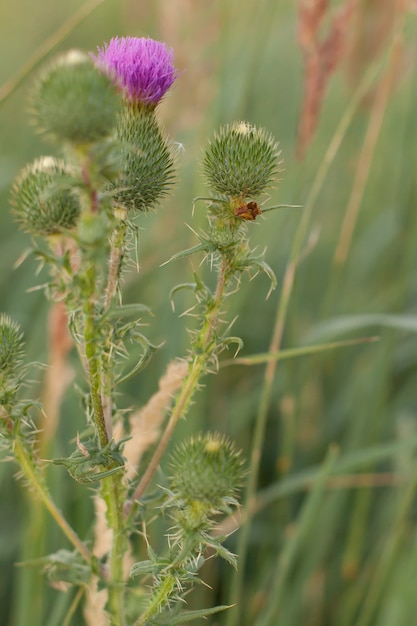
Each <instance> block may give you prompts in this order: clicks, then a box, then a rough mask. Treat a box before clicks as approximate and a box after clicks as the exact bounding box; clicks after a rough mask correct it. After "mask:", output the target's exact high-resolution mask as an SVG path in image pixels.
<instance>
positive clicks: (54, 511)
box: [14, 437, 91, 563]
mask: <svg viewBox="0 0 417 626" xmlns="http://www.w3.org/2000/svg"><path fill="white" fill-rule="evenodd" d="M14 454H15V457H16V460H17V461H18V463H19V465H20V467H21V469H22V472H23V474H24V475H25V478H26V480H27V481H28V482H29V484H30V486H31V488H32V489H33V491H34V492H35V493H36V495H37V496H38V497H39V498H40V500H41V502H42V503H43V505H44V506H45V508H46V509H47V510H48V511H49V513H50V514H51V515H52V517H53V518H54V520H55V521H56V523H57V524H58V526H59V527H60V529H61V530H62V532H63V533H64V535H65V536H66V537H67V539H68V540H69V541H70V542H71V543H72V545H73V546H74V548H75V549H76V550H78V552H79V553H80V554H81V555H82V556H83V557H84V559H85V560H86V561H87V562H88V563H91V554H90V551H89V550H88V548H87V547H86V546H85V545H84V543H83V542H82V541H81V539H80V538H79V537H78V535H77V533H76V532H75V531H74V530H73V529H72V528H71V526H70V525H69V524H68V522H67V520H66V519H65V518H64V517H63V515H62V513H61V512H60V511H59V510H58V508H57V507H56V505H55V503H54V502H53V500H52V498H51V496H50V495H49V493H48V490H47V488H46V486H45V485H44V484H43V481H42V479H41V477H40V476H39V472H38V471H37V469H36V466H35V464H34V462H33V460H32V459H31V456H30V454H29V452H28V450H27V449H26V448H25V446H24V444H23V442H22V440H21V439H20V438H19V437H17V438H16V439H15V441H14Z"/></svg>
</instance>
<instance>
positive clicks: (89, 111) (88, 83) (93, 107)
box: [32, 50, 121, 145]
mask: <svg viewBox="0 0 417 626" xmlns="http://www.w3.org/2000/svg"><path fill="white" fill-rule="evenodd" d="M120 107H121V97H120V95H119V94H118V93H117V90H116V88H115V87H114V85H113V84H112V82H111V81H110V79H109V78H108V77H107V76H106V75H104V74H103V73H101V72H100V71H99V70H97V69H96V67H95V65H94V63H93V61H92V59H90V58H89V57H88V56H87V55H85V54H84V53H83V52H80V51H78V50H72V51H70V52H68V53H67V54H65V55H64V56H62V57H60V58H58V59H57V60H56V61H55V63H53V64H52V65H51V66H50V67H49V68H47V69H46V70H45V71H44V73H43V74H42V75H41V76H40V79H39V82H38V84H37V85H36V87H35V91H34V94H33V99H32V109H33V114H34V118H35V123H36V125H37V127H38V129H39V131H40V132H41V133H43V134H45V135H46V136H47V137H49V138H50V139H53V140H55V141H57V142H58V143H59V142H60V141H69V142H71V143H73V144H76V145H83V144H90V143H93V142H96V141H99V140H100V139H103V138H105V137H108V136H109V135H110V134H111V133H112V131H113V129H114V127H115V124H116V120H117V115H118V112H119V110H120Z"/></svg>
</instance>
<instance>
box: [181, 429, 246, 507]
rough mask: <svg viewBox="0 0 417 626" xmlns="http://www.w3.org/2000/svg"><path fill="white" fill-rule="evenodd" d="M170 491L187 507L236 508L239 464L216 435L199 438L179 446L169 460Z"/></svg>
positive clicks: (233, 452)
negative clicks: (230, 506) (196, 505)
mask: <svg viewBox="0 0 417 626" xmlns="http://www.w3.org/2000/svg"><path fill="white" fill-rule="evenodd" d="M171 470H172V476H171V484H170V489H171V491H172V492H173V493H174V494H175V496H176V497H177V498H181V499H182V500H183V501H185V502H186V503H187V504H188V505H191V506H193V505H194V504H197V503H198V502H200V503H201V504H202V505H203V506H204V507H205V506H206V504H209V505H210V508H211V509H224V508H225V507H227V506H228V505H230V504H236V500H235V498H236V495H237V492H238V490H239V487H240V485H241V481H242V473H243V471H242V460H241V457H240V453H239V452H237V451H236V450H235V448H234V446H233V444H232V443H231V442H230V441H229V440H228V439H227V438H226V437H224V436H222V435H219V434H211V433H209V434H206V435H199V436H197V437H193V438H191V439H190V440H189V441H186V442H184V443H182V444H181V445H180V446H178V448H177V449H176V451H175V452H174V454H173V456H172V461H171Z"/></svg>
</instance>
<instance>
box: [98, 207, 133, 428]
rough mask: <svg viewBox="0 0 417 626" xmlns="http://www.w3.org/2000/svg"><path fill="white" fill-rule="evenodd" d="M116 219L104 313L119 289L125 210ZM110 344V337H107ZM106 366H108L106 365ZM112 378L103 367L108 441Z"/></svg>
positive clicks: (109, 370)
mask: <svg viewBox="0 0 417 626" xmlns="http://www.w3.org/2000/svg"><path fill="white" fill-rule="evenodd" d="M115 214H116V217H118V218H119V222H118V224H117V226H116V228H115V230H114V233H113V236H112V239H111V249H110V256H109V264H108V273H107V285H106V291H105V294H104V311H108V309H109V308H110V307H111V305H112V302H113V300H114V298H115V296H116V294H117V289H118V287H119V279H120V270H121V266H122V260H123V254H124V242H125V238H126V231H127V222H126V217H127V211H126V209H123V208H119V207H116V209H115ZM109 342H111V337H109ZM104 358H105V359H109V356H108V355H107V354H105V355H104ZM106 365H108V364H106ZM112 382H113V381H112V376H111V367H105V368H104V371H103V372H102V375H101V388H102V392H101V402H102V406H103V416H104V422H105V425H106V431H107V435H108V437H109V439H111V437H112V435H113V422H112V397H111V391H112Z"/></svg>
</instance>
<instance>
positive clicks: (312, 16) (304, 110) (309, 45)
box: [297, 0, 357, 159]
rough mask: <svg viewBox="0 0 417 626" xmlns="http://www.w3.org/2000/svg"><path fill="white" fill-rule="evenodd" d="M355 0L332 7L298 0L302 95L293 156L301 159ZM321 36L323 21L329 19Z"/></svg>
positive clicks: (339, 54) (341, 52)
mask: <svg viewBox="0 0 417 626" xmlns="http://www.w3.org/2000/svg"><path fill="white" fill-rule="evenodd" d="M356 5H357V0H345V2H344V3H343V4H342V5H341V6H339V7H338V8H337V9H336V10H334V11H332V10H331V9H330V8H329V2H328V0H299V4H298V41H299V44H300V47H301V51H302V54H303V59H304V68H305V69H304V95H303V102H302V106H301V115H300V121H299V126H298V141H297V157H298V158H299V159H302V158H303V157H304V155H305V152H306V150H307V147H308V145H309V143H310V142H311V140H312V138H313V135H314V133H315V130H316V128H317V125H318V120H319V115H320V110H321V107H322V104H323V99H324V96H325V93H326V90H327V87H328V83H329V80H330V77H331V75H332V74H333V73H334V72H335V71H336V70H337V69H338V67H339V66H340V64H341V62H342V60H343V58H344V56H345V53H346V50H347V44H348V37H349V26H350V23H351V18H352V15H353V12H354V9H355V7H356ZM329 20H330V23H329V26H328V28H327V34H326V35H325V36H323V35H322V34H321V33H322V30H323V23H324V22H325V21H329Z"/></svg>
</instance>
